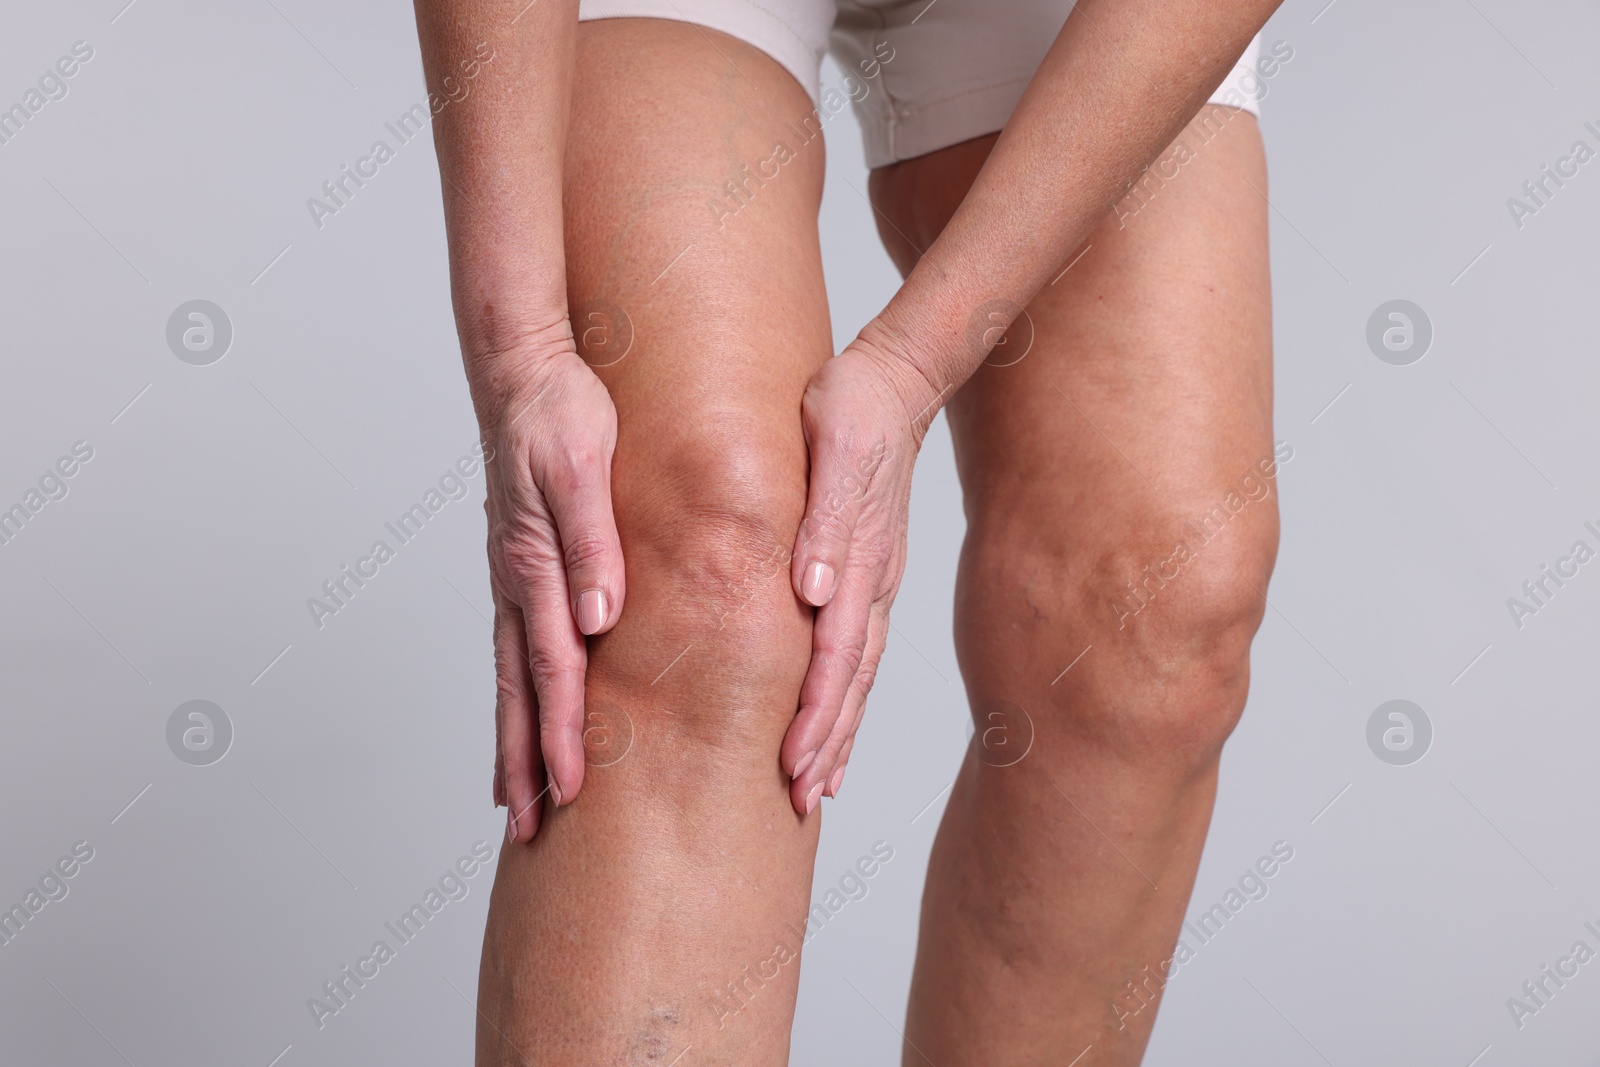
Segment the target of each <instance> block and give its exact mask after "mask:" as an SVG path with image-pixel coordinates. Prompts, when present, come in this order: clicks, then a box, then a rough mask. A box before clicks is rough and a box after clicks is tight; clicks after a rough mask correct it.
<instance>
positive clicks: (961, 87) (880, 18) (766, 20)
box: [578, 0, 1262, 167]
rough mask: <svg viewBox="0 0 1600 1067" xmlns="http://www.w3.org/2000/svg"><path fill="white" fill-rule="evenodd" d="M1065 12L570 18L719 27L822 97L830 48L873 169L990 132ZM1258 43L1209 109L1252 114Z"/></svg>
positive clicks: (744, 12)
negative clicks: (1217, 106)
mask: <svg viewBox="0 0 1600 1067" xmlns="http://www.w3.org/2000/svg"><path fill="white" fill-rule="evenodd" d="M1071 10H1072V4H1071V3H1070V2H1063V0H931V2H930V0H760V2H757V0H581V3H580V6H579V16H578V17H579V19H580V20H583V21H587V20H590V19H605V18H656V19H673V20H676V21H678V22H690V23H694V24H696V25H700V26H708V27H710V28H711V29H714V30H720V31H722V32H723V33H726V34H728V35H730V36H732V37H737V38H739V39H740V40H742V41H744V42H746V43H747V44H750V45H753V46H754V47H756V48H759V49H761V50H762V51H763V52H765V53H766V54H767V55H769V56H771V57H772V58H773V59H775V60H777V62H778V63H779V64H780V65H782V66H783V67H784V68H785V69H787V70H788V71H789V73H791V74H793V75H794V76H795V78H796V79H797V80H798V81H799V82H800V84H801V85H802V86H804V87H805V90H806V92H808V93H810V94H811V99H812V102H813V103H815V104H817V105H818V107H819V108H821V107H823V106H831V107H834V108H839V107H842V106H843V104H842V102H841V101H842V97H839V98H838V100H836V101H828V100H826V99H825V97H824V94H823V92H822V87H821V67H822V56H823V54H824V53H825V52H827V51H828V50H829V48H830V47H831V48H832V51H833V55H834V58H835V59H836V60H837V61H838V63H839V65H840V67H842V68H843V69H844V71H845V75H846V81H845V85H844V93H845V94H847V95H848V97H849V99H851V100H852V101H853V102H854V104H855V109H856V117H857V118H858V119H859V120H860V122H861V128H862V132H863V135H864V137H865V140H866V154H867V165H868V166H871V167H881V166H886V165H887V164H890V163H894V162H897V161H899V160H902V159H911V158H914V157H916V156H921V155H926V154H927V153H929V152H935V151H938V150H939V149H941V148H948V147H949V146H950V145H953V144H959V143H960V142H962V141H967V140H971V139H972V138H974V137H981V136H983V135H984V134H987V133H994V132H995V131H997V130H999V129H1001V128H1002V127H1004V126H1005V124H1006V120H1007V119H1009V118H1010V117H1011V112H1012V110H1013V109H1015V108H1016V106H1017V101H1019V100H1020V99H1022V91H1023V90H1024V89H1025V88H1027V86H1028V80H1029V79H1030V78H1032V77H1033V72H1034V71H1035V70H1037V69H1038V68H1039V64H1040V63H1041V62H1042V61H1043V60H1044V56H1045V53H1046V52H1048V51H1049V50H1050V45H1051V44H1052V43H1054V41H1055V38H1056V34H1057V33H1058V32H1060V30H1061V26H1062V24H1063V23H1065V22H1066V19H1067V13H1068V12H1070V11H1071ZM1260 44H1261V42H1260V38H1259V37H1258V38H1256V39H1255V40H1253V41H1251V42H1250V45H1249V47H1248V48H1246V49H1245V52H1244V55H1243V56H1241V57H1240V59H1239V62H1238V63H1237V64H1236V65H1235V66H1234V68H1233V71H1232V72H1231V73H1230V74H1229V75H1228V77H1227V78H1226V79H1225V80H1224V81H1223V83H1222V84H1221V85H1220V86H1219V87H1218V88H1217V91H1216V92H1215V93H1214V94H1212V96H1211V101H1212V102H1213V103H1218V104H1227V105H1230V106H1232V107H1239V108H1243V109H1245V110H1246V111H1249V112H1251V113H1253V114H1256V115H1259V114H1260V110H1259V104H1258V97H1259V96H1260V95H1262V93H1261V88H1262V86H1261V80H1260V77H1259V76H1258V74H1257V72H1256V59H1257V53H1258V51H1259V49H1260Z"/></svg>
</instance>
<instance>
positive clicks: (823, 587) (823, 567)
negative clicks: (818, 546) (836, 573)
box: [800, 559, 833, 608]
mask: <svg viewBox="0 0 1600 1067" xmlns="http://www.w3.org/2000/svg"><path fill="white" fill-rule="evenodd" d="M800 595H801V596H802V597H804V598H805V601H806V603H807V604H810V605H811V606H812V607H817V608H820V607H822V605H824V604H826V603H827V602H828V601H829V600H830V599H832V597H833V568H832V567H830V566H828V565H827V564H826V563H824V562H822V561H821V560H820V559H818V560H812V561H811V562H810V563H809V564H807V565H806V574H805V579H804V580H803V581H802V582H801V583H800Z"/></svg>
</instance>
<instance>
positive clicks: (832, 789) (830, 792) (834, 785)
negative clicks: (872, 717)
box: [822, 700, 867, 797]
mask: <svg viewBox="0 0 1600 1067" xmlns="http://www.w3.org/2000/svg"><path fill="white" fill-rule="evenodd" d="M866 706H867V702H866V701H864V700H863V701H862V702H861V707H862V709H863V710H865V708H866ZM862 717H863V718H865V716H862ZM859 725H860V724H859V723H858V724H857V726H858V727H859ZM855 747H856V735H855V734H853V733H852V734H851V735H850V736H849V737H848V738H846V740H845V743H844V751H843V752H841V753H839V763H838V765H837V766H835V767H834V768H833V777H832V778H830V779H828V786H827V788H826V789H824V790H823V791H822V792H823V794H824V795H825V796H830V797H836V796H838V795H839V787H840V786H841V785H843V784H844V769H845V768H846V767H848V766H850V750H851V749H853V748H855Z"/></svg>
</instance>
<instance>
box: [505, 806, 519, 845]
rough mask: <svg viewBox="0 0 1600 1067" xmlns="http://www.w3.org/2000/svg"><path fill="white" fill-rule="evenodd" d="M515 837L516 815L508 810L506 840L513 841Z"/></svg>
mask: <svg viewBox="0 0 1600 1067" xmlns="http://www.w3.org/2000/svg"><path fill="white" fill-rule="evenodd" d="M516 839H517V816H516V813H515V812H510V811H508V812H506V840H507V841H515V840H516Z"/></svg>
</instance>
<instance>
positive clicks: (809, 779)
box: [789, 601, 889, 802]
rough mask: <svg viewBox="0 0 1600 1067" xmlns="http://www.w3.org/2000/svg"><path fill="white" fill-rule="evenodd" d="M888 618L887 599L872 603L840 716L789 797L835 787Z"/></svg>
mask: <svg viewBox="0 0 1600 1067" xmlns="http://www.w3.org/2000/svg"><path fill="white" fill-rule="evenodd" d="M888 621H889V612H888V606H887V603H886V602H884V601H879V602H877V603H874V604H873V605H872V608H871V613H870V615H869V618H868V622H867V633H866V646H865V650H864V652H863V654H862V657H861V662H860V664H859V665H858V666H857V667H856V670H855V673H854V675H852V677H851V678H850V684H849V688H848V689H847V690H846V692H845V694H844V698H843V701H842V704H841V708H840V713H839V716H838V718H836V719H835V720H834V722H833V726H832V728H831V729H830V730H829V731H828V736H827V739H826V740H825V741H824V742H823V743H822V747H821V748H820V749H818V750H817V757H816V759H814V760H812V761H811V763H810V765H809V766H808V767H806V769H805V771H804V773H802V774H801V775H800V776H799V777H798V778H796V779H795V781H794V782H792V783H791V784H790V787H789V795H790V799H791V800H792V801H800V802H808V801H809V798H810V796H811V793H812V791H813V790H815V789H817V788H818V787H819V786H820V787H821V789H822V794H823V795H824V796H830V797H831V796H833V794H834V793H835V792H837V790H838V787H837V785H835V784H834V783H835V780H836V779H837V778H838V770H839V767H840V766H841V763H840V760H841V757H842V756H843V755H844V751H845V747H846V746H847V745H848V744H849V742H850V739H851V738H853V737H854V736H855V732H856V729H857V728H858V727H859V726H860V725H861V719H862V716H863V715H864V714H865V713H866V707H867V694H868V693H869V692H871V690H872V683H873V682H874V681H875V680H876V678H877V674H878V663H879V661H880V660H881V659H882V658H883V648H884V640H885V638H886V636H887V634H888Z"/></svg>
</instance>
